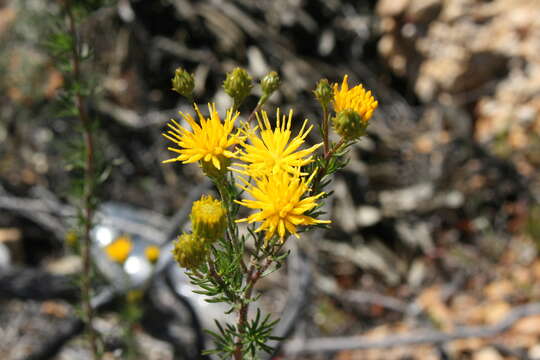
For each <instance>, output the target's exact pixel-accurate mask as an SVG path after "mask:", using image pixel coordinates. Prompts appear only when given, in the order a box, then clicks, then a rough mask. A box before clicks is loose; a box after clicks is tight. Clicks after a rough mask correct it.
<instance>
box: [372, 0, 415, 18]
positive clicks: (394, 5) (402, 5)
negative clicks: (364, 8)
mask: <svg viewBox="0 0 540 360" xmlns="http://www.w3.org/2000/svg"><path fill="white" fill-rule="evenodd" d="M408 5H409V0H381V1H379V2H378V3H377V13H378V14H379V15H382V16H397V15H399V14H401V13H403V12H404V11H405V9H406V8H407V6H408Z"/></svg>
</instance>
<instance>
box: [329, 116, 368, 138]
mask: <svg viewBox="0 0 540 360" xmlns="http://www.w3.org/2000/svg"><path fill="white" fill-rule="evenodd" d="M332 122H333V125H334V130H335V131H336V133H337V134H338V135H340V136H341V137H343V138H344V139H345V140H347V141H351V140H357V139H359V138H360V137H361V136H362V135H365V133H366V128H367V126H368V121H364V119H363V118H362V116H361V115H360V114H358V113H357V112H356V111H354V110H343V111H342V112H340V113H338V114H337V115H336V116H335V117H334V118H333V119H332Z"/></svg>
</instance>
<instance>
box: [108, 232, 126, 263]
mask: <svg viewBox="0 0 540 360" xmlns="http://www.w3.org/2000/svg"><path fill="white" fill-rule="evenodd" d="M132 248H133V243H132V242H131V238H130V237H129V236H127V235H122V236H119V237H117V238H116V240H114V241H113V242H112V243H110V244H109V245H107V247H105V253H106V254H107V255H108V256H109V258H110V259H111V260H112V261H114V262H117V263H119V264H123V263H124V261H126V259H127V258H128V256H129V253H130V252H131V249H132Z"/></svg>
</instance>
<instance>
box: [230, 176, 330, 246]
mask: <svg viewBox="0 0 540 360" xmlns="http://www.w3.org/2000/svg"><path fill="white" fill-rule="evenodd" d="M314 175H315V172H314V173H313V174H312V175H311V176H310V178H309V179H307V180H306V178H304V177H302V176H300V173H299V172H298V171H296V173H295V174H289V173H287V172H284V171H282V172H278V173H276V174H270V175H265V176H262V177H260V178H258V179H255V184H249V183H248V182H247V181H246V180H245V179H243V178H241V179H242V181H243V182H244V183H245V185H246V186H245V187H242V189H244V190H245V191H246V192H247V193H249V194H250V195H251V196H252V197H253V199H254V200H242V201H238V200H235V201H236V202H237V203H238V204H240V205H243V206H245V207H247V208H250V209H258V210H260V211H259V212H256V213H254V214H252V215H250V216H248V217H247V218H244V219H239V220H237V222H242V221H247V222H249V223H254V222H260V223H261V225H260V226H259V228H258V229H257V230H255V231H256V232H258V231H262V230H264V231H266V237H265V238H266V240H269V239H270V238H272V236H274V235H275V234H276V233H277V235H279V237H280V239H281V241H284V239H285V235H286V234H287V232H288V233H290V234H293V235H294V236H296V237H299V236H298V233H297V231H296V227H297V226H299V225H314V224H325V223H330V221H329V220H318V219H315V218H313V217H310V216H307V215H304V213H305V212H307V211H309V210H311V209H313V208H315V207H316V206H317V203H316V200H317V199H318V198H320V197H321V196H322V195H323V194H324V193H320V194H318V195H315V196H308V197H304V198H302V197H303V196H304V195H305V194H306V193H307V192H308V191H309V183H310V182H311V180H312V179H313V176H314Z"/></svg>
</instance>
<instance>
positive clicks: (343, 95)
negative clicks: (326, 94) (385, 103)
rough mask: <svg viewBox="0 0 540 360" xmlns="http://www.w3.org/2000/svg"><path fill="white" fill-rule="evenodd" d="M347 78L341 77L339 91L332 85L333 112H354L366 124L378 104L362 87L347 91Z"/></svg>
mask: <svg viewBox="0 0 540 360" xmlns="http://www.w3.org/2000/svg"><path fill="white" fill-rule="evenodd" d="M348 78H349V76H348V75H345V76H344V77H343V82H342V83H341V89H338V84H334V101H333V104H334V110H335V111H336V113H340V112H342V111H344V110H354V111H356V112H357V113H358V114H359V115H360V116H361V117H362V121H363V122H364V123H365V124H367V122H368V121H369V119H370V118H371V116H372V115H373V111H375V109H376V108H377V106H378V105H379V103H378V101H376V100H375V98H374V97H373V96H372V95H371V91H366V90H365V89H364V87H363V86H362V85H357V86H355V87H353V88H352V89H349V84H348V83H347V80H348Z"/></svg>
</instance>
